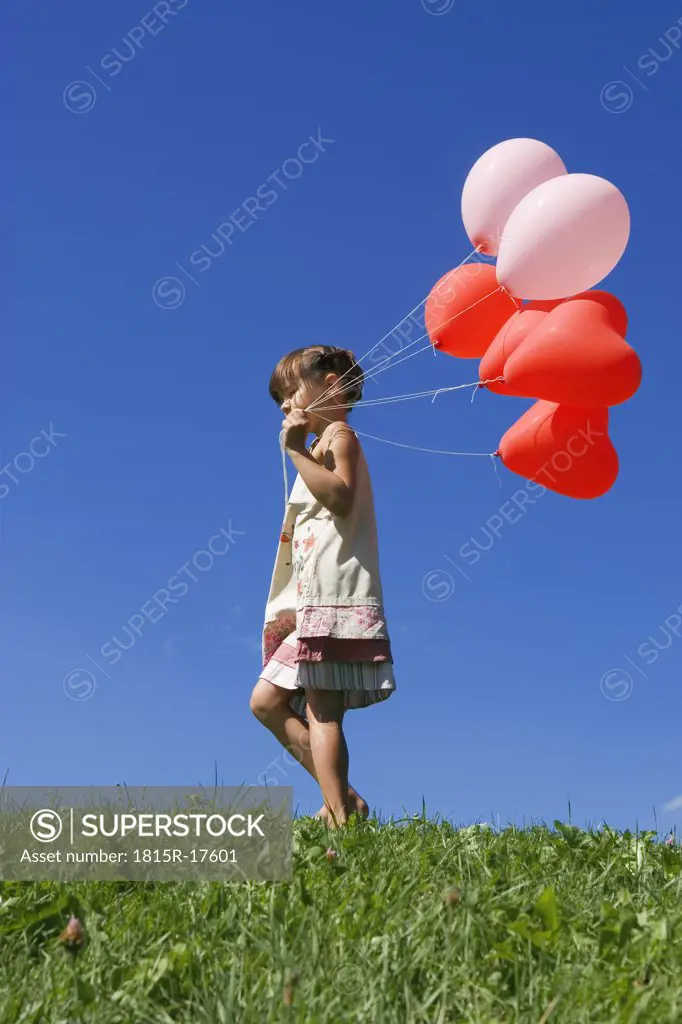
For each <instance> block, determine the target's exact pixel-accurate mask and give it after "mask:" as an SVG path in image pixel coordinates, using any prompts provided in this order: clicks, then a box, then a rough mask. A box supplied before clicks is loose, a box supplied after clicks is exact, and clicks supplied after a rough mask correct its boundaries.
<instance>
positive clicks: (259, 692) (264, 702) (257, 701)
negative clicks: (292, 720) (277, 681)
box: [249, 679, 284, 722]
mask: <svg viewBox="0 0 682 1024" xmlns="http://www.w3.org/2000/svg"><path fill="white" fill-rule="evenodd" d="M283 702H284V701H283V698H282V697H281V696H280V695H279V692H278V690H277V688H276V687H275V686H273V685H272V683H269V682H268V681H267V679H259V680H258V682H257V683H256V685H255V686H254V688H253V691H252V693H251V699H250V701H249V709H250V711H251V713H252V714H254V715H255V716H256V718H257V719H258V721H259V722H266V721H267V720H268V719H269V718H270V717H271V716H272V715H273V714H275V713H276V712H277V711H278V710H279V709H280V708H281V706H282V704H283Z"/></svg>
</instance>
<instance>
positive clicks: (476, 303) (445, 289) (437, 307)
mask: <svg viewBox="0 0 682 1024" xmlns="http://www.w3.org/2000/svg"><path fill="white" fill-rule="evenodd" d="M515 309H516V304H515V302H514V300H513V299H512V297H511V296H510V295H509V293H508V292H506V291H504V289H502V288H500V286H499V284H498V281H497V275H496V272H495V267H493V266H491V265H490V264H488V263H465V264H464V266H462V267H456V268H455V270H450V271H448V273H447V274H444V275H443V277H441V279H440V281H438V282H437V283H436V284H435V285H434V287H433V288H432V289H431V293H430V294H429V297H428V299H427V300H426V306H425V309H424V319H425V322H426V330H427V331H428V335H429V338H430V339H431V343H432V344H433V345H435V346H436V347H437V348H438V349H439V350H440V351H441V352H447V353H448V354H449V355H451V356H459V357H460V358H462V359H476V358H479V359H480V357H481V356H482V355H483V354H484V352H485V350H486V349H487V348H488V346H489V345H490V342H491V341H492V340H493V338H494V337H495V335H496V334H497V332H498V331H499V329H500V328H501V327H502V325H503V324H504V322H505V321H506V320H508V319H509V317H510V316H511V314H512V313H513V312H514V310H515Z"/></svg>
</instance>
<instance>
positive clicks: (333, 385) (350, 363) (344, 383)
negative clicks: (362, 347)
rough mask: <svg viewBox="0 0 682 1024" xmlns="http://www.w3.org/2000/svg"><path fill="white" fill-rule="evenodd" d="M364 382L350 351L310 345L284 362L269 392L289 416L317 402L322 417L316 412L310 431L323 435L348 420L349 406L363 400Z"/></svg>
mask: <svg viewBox="0 0 682 1024" xmlns="http://www.w3.org/2000/svg"><path fill="white" fill-rule="evenodd" d="M363 380H364V374H363V372H362V369H361V368H360V367H359V366H356V364H355V356H354V355H353V353H352V352H350V351H349V350H348V349H345V348H336V347H335V346H334V345H309V346H308V347H307V348H296V349H294V350H293V352H289V353H288V354H287V355H286V356H283V357H282V358H281V359H280V361H279V362H278V363H277V366H276V367H275V369H274V370H273V372H272V376H271V377H270V385H269V392H270V397H271V398H273V399H274V401H275V402H277V405H278V406H279V407H280V408H281V410H282V412H283V413H284V414H285V415H288V414H289V413H290V412H291V410H292V409H307V408H308V406H310V405H312V404H313V403H317V404H318V405H317V407H318V408H319V410H320V412H319V415H318V414H317V413H316V411H315V409H313V410H312V411H311V412H309V413H308V419H309V422H310V429H311V430H312V431H313V432H314V433H316V434H320V433H322V431H323V430H324V428H325V427H326V426H327V424H328V423H329V422H330V421H332V420H345V419H346V415H347V413H348V412H349V411H350V410H349V408H348V406H350V405H352V404H354V403H355V402H359V401H360V399H361V398H362V385H363ZM323 395H324V396H325V397H324V398H322V396H323ZM320 399H322V400H321V401H320ZM339 406H342V407H343V408H338V407H339Z"/></svg>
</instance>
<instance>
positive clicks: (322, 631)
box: [297, 604, 388, 639]
mask: <svg viewBox="0 0 682 1024" xmlns="http://www.w3.org/2000/svg"><path fill="white" fill-rule="evenodd" d="M297 632H298V635H299V636H300V637H307V636H335V637H352V638H354V639H363V638H367V639H382V638H387V637H388V633H387V631H386V622H385V619H384V612H383V609H382V608H381V606H380V605H366V604H356V605H350V606H347V605H308V606H304V607H303V608H302V609H300V610H299V615H298V625H297Z"/></svg>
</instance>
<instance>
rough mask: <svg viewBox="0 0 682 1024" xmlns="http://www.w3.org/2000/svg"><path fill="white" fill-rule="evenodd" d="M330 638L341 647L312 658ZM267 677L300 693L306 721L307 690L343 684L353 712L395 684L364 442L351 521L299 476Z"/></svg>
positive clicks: (271, 623) (276, 576) (267, 650)
mask: <svg viewBox="0 0 682 1024" xmlns="http://www.w3.org/2000/svg"><path fill="white" fill-rule="evenodd" d="M335 429H338V425H337V424H336V423H334V424H331V425H330V426H329V427H328V428H327V429H326V430H325V432H324V434H323V435H322V437H324V438H325V439H329V440H330V439H331V436H332V432H333V431H334V430H335ZM320 440H321V438H320ZM313 447H314V446H313ZM323 638H326V639H323ZM332 638H333V640H332ZM320 641H322V645H320ZM368 641H369V643H368ZM325 643H326V644H327V650H329V649H332V650H335V651H336V652H342V653H337V654H336V655H335V657H334V659H333V660H329V658H327V657H324V656H323V659H322V660H310V659H315V658H316V657H317V658H319V653H318V654H315V653H313V654H311V651H313V650H315V648H316V647H317V648H319V647H320V646H321V648H322V650H323V651H324V644H325ZM372 652H374V653H372ZM260 678H262V679H267V680H268V681H269V682H271V683H273V684H274V685H275V686H280V687H283V688H284V689H287V690H292V691H293V693H292V697H291V699H290V701H289V704H290V706H291V708H292V710H293V711H295V712H296V713H297V714H298V715H300V716H301V717H303V718H305V707H306V697H305V690H306V689H307V688H308V687H310V688H311V689H318V690H343V691H344V695H345V699H344V705H345V707H346V708H348V709H350V708H360V707H368V706H370V705H372V704H376V703H378V702H380V701H382V700H385V699H386V698H387V697H389V696H390V695H391V693H393V691H394V690H395V689H396V683H395V677H394V673H393V659H392V654H391V651H390V637H389V633H388V627H387V624H386V616H385V612H384V602H383V591H382V586H381V577H380V572H379V550H378V540H377V530H376V518H375V512H374V498H373V494H372V486H371V481H370V476H369V470H368V467H367V463H366V461H365V457H364V453H363V451H362V448H361V447H359V451H358V465H357V476H356V489H355V494H354V499H353V506H352V508H351V511H350V512H349V513H348V515H347V516H344V517H343V518H341V517H338V516H334V515H333V514H332V513H331V512H330V511H329V510H328V509H327V508H325V507H324V506H323V505H322V504H321V503H320V502H319V501H318V500H317V498H315V496H314V495H313V494H312V493H311V491H310V490H309V488H308V487H307V486H306V484H305V483H304V481H303V478H302V477H301V475H300V474H297V476H296V480H295V482H294V485H293V487H292V489H291V494H290V496H289V499H288V502H287V507H286V513H285V517H284V522H283V524H282V529H281V533H280V541H279V546H278V549H277V556H276V559H275V565H274V568H273V573H272V580H271V583H270V592H269V594H268V600H267V604H266V609H265V623H264V627H263V669H262V671H261V675H260Z"/></svg>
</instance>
